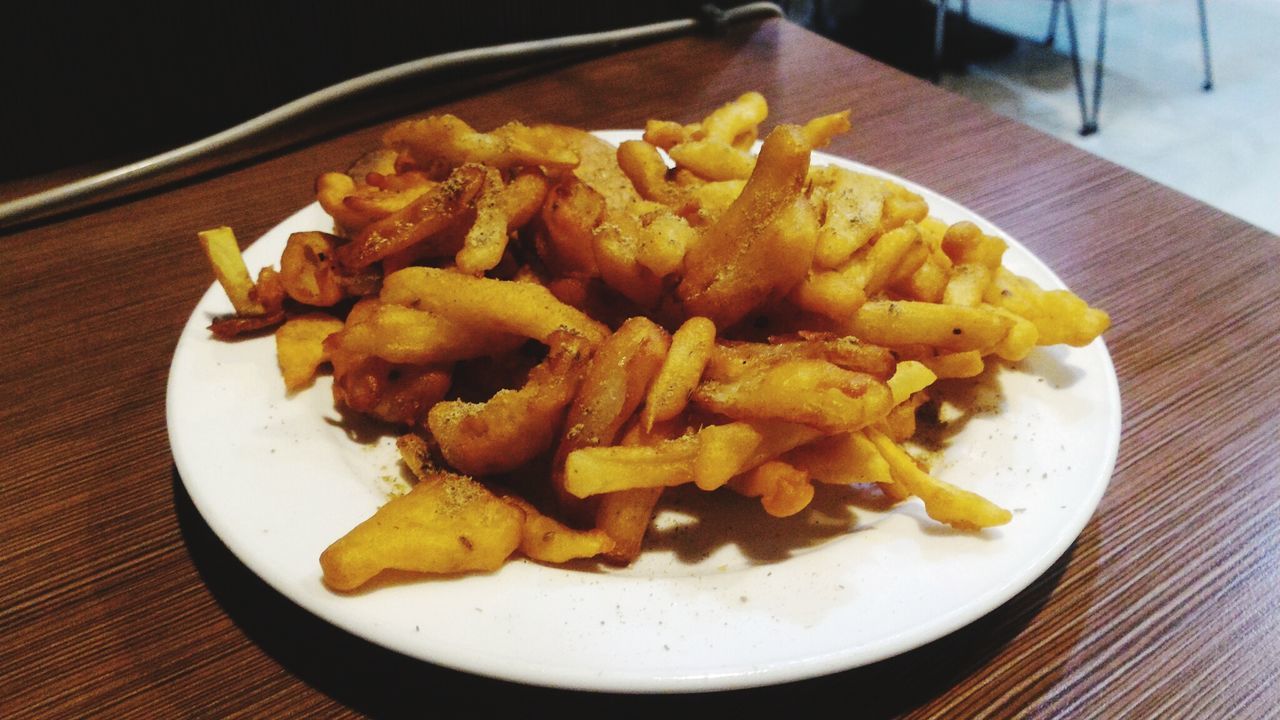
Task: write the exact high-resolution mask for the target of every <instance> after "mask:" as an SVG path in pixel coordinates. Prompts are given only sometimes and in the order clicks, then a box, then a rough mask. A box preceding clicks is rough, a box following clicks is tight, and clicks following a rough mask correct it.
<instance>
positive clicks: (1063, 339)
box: [992, 267, 1111, 347]
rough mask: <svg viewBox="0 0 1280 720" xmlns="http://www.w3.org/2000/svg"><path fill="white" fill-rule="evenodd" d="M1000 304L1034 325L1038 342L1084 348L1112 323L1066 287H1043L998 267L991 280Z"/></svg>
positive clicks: (1109, 318) (1104, 313)
mask: <svg viewBox="0 0 1280 720" xmlns="http://www.w3.org/2000/svg"><path fill="white" fill-rule="evenodd" d="M992 284H993V285H994V286H995V288H996V289H997V290H998V297H999V299H998V303H999V307H1001V308H1004V309H1005V310H1008V311H1009V312H1011V313H1014V314H1015V315H1018V316H1019V317H1022V318H1026V319H1027V320H1029V321H1031V322H1032V323H1034V324H1035V327H1036V330H1037V336H1036V340H1035V342H1036V343H1037V344H1039V345H1057V344H1059V343H1065V344H1067V345H1073V346H1075V347H1083V346H1085V345H1088V344H1089V343H1091V342H1093V340H1094V338H1096V337H1098V336H1099V335H1101V334H1102V333H1103V332H1104V331H1105V330H1106V329H1107V328H1108V327H1110V325H1111V317H1110V316H1109V315H1107V313H1106V312H1104V311H1102V310H1098V309H1097V308H1091V307H1089V305H1088V303H1086V302H1085V301H1084V300H1081V299H1080V297H1079V296H1077V295H1075V294H1074V293H1072V292H1071V291H1069V290H1044V289H1041V288H1040V286H1039V285H1036V284H1035V282H1033V281H1032V280H1030V279H1028V278H1025V277H1022V276H1021V275H1017V274H1015V273H1012V272H1010V271H1008V270H1006V269H1004V268H1003V267H1001V268H1000V269H999V270H998V271H997V272H996V274H995V278H994V280H993V283H992Z"/></svg>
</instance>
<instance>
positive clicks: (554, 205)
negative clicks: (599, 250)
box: [538, 175, 608, 277]
mask: <svg viewBox="0 0 1280 720" xmlns="http://www.w3.org/2000/svg"><path fill="white" fill-rule="evenodd" d="M607 209H608V203H607V201H606V199H605V196H604V195H602V194H600V193H599V192H597V191H596V190H594V189H593V188H592V187H591V186H589V185H588V184H587V183H585V182H583V181H582V180H579V179H578V178H577V177H576V176H573V175H570V176H568V177H565V178H563V179H562V180H561V181H560V182H558V183H556V185H554V186H553V187H552V188H551V190H550V191H549V192H548V193H547V199H546V201H545V202H544V204H543V206H542V222H543V223H544V224H545V225H546V228H547V232H546V233H545V234H544V235H542V236H541V238H540V240H541V242H539V243H538V255H539V256H541V257H542V261H543V262H545V263H546V264H547V266H548V267H550V268H552V269H553V270H554V271H555V272H556V274H559V275H570V276H574V277H592V276H595V275H598V274H599V273H600V271H599V268H598V267H597V264H596V253H595V240H594V236H595V231H596V228H597V227H598V226H599V225H600V223H601V222H602V221H603V220H604V217H605V212H606V210H607Z"/></svg>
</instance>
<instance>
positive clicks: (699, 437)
mask: <svg viewBox="0 0 1280 720" xmlns="http://www.w3.org/2000/svg"><path fill="white" fill-rule="evenodd" d="M821 435H822V432H821V431H820V430H816V429H814V428H812V427H809V426H807V425H801V424H799V423H790V422H785V421H739V422H733V423H728V424H725V425H708V426H706V427H703V428H702V429H700V430H698V431H697V432H696V433H693V434H688V435H683V436H681V437H678V438H673V439H671V440H664V441H661V442H656V443H653V444H651V445H631V446H626V445H613V446H606V447H583V448H578V449H575V450H574V451H573V452H571V453H569V455H568V457H567V458H566V459H565V474H564V478H565V479H564V488H565V490H566V491H568V492H569V493H570V494H572V495H574V496H576V497H580V498H585V497H590V496H593V495H599V494H602V493H612V492H619V491H623V490H632V489H635V488H653V487H675V486H677V485H684V484H687V483H694V484H695V485H697V486H698V488H699V489H701V490H706V491H711V490H716V489H718V488H721V487H723V486H724V484H725V483H727V482H728V481H729V480H730V479H731V478H733V477H734V476H735V475H739V474H741V473H744V472H746V471H748V470H751V469H752V468H754V467H756V466H758V465H760V464H761V463H764V462H766V461H768V460H770V459H772V458H775V457H778V456H779V455H782V454H783V453H786V452H787V451H789V450H792V449H794V448H796V447H799V446H801V445H804V444H805V443H808V442H811V441H813V440H814V439H816V438H818V437H820V436H821Z"/></svg>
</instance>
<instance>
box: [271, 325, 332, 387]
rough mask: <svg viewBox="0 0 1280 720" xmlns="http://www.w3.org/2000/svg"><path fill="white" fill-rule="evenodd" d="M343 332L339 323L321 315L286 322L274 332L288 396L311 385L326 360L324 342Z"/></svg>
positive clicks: (277, 359) (327, 354) (277, 355)
mask: <svg viewBox="0 0 1280 720" xmlns="http://www.w3.org/2000/svg"><path fill="white" fill-rule="evenodd" d="M341 329H342V321H341V320H339V319H337V318H335V317H333V316H331V315H325V314H324V313H309V314H307V315H298V316H297V317H292V318H289V320H287V321H286V322H285V323H284V324H283V325H281V326H280V327H279V328H277V329H276V361H277V362H279V363H280V374H281V375H283V376H284V387H285V389H286V390H288V391H289V392H294V391H296V390H300V389H302V388H304V387H306V386H308V385H310V384H311V381H312V380H313V379H314V378H315V376H316V369H317V368H319V367H320V364H321V363H323V362H325V361H327V360H328V359H329V352H328V350H326V349H325V342H324V341H325V340H326V339H327V338H328V337H329V336H330V335H332V334H334V333H336V332H338V331H339V330H341Z"/></svg>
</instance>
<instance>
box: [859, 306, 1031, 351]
mask: <svg viewBox="0 0 1280 720" xmlns="http://www.w3.org/2000/svg"><path fill="white" fill-rule="evenodd" d="M1012 326H1013V322H1012V321H1011V320H1010V319H1009V318H1007V317H1005V316H1004V315H1002V314H1000V313H998V312H995V311H994V310H991V309H986V308H981V307H977V308H967V307H960V306H958V305H936V304H934V303H925V302H918V301H906V300H904V301H894V300H882V301H876V302H868V303H865V304H863V305H862V306H861V307H859V308H858V311H857V312H856V313H854V315H853V317H852V318H850V322H849V325H848V328H847V329H848V331H849V332H850V333H852V334H853V335H855V336H857V337H859V338H861V339H862V340H865V341H867V342H869V343H874V344H876V345H889V346H895V345H929V346H931V347H936V348H939V349H941V350H947V351H952V352H963V351H965V350H981V349H987V348H993V347H995V346H996V345H997V344H998V343H1000V341H1001V340H1003V339H1004V337H1005V335H1006V334H1007V333H1008V332H1009V329H1010V328H1011V327H1012Z"/></svg>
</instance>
